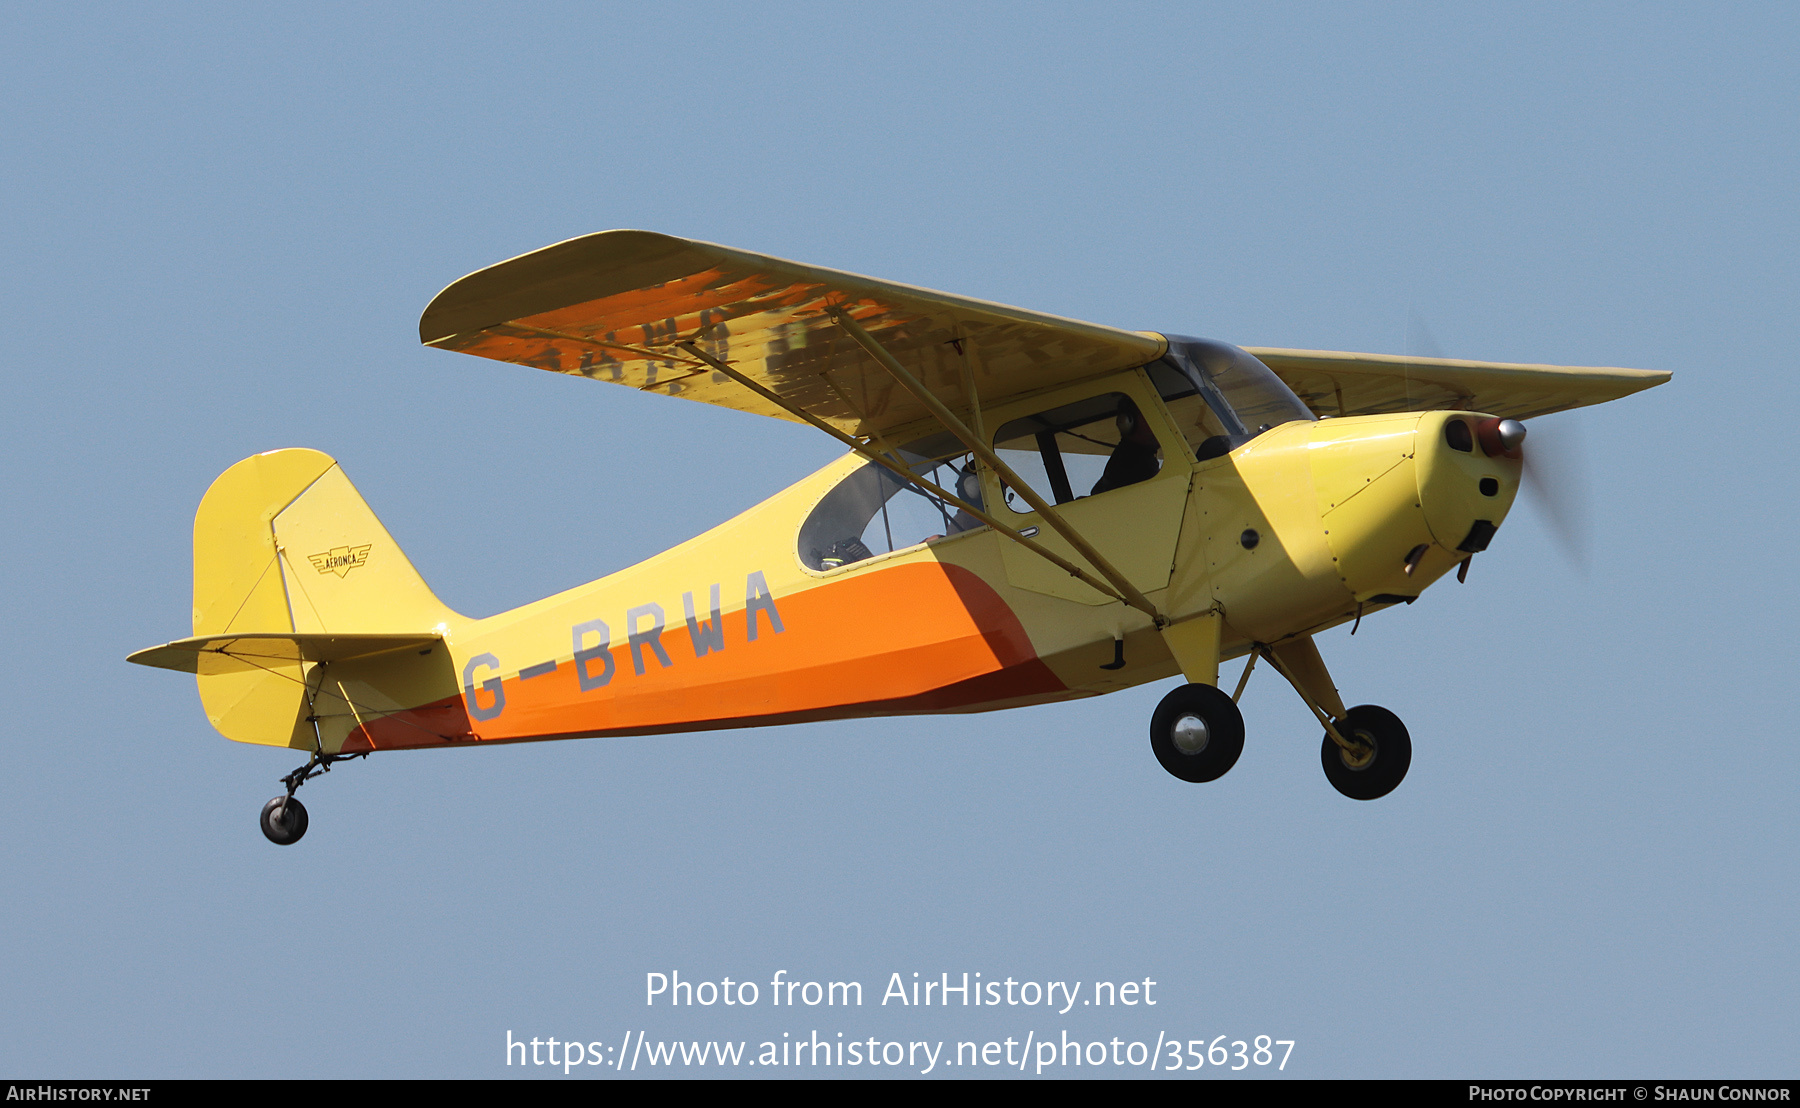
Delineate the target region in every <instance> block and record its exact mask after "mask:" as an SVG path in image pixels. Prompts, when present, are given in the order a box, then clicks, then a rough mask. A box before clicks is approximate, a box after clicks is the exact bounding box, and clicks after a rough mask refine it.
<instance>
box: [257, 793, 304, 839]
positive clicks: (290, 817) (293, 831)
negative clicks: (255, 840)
mask: <svg viewBox="0 0 1800 1108" xmlns="http://www.w3.org/2000/svg"><path fill="white" fill-rule="evenodd" d="M262 829H263V834H264V835H266V836H268V839H269V841H270V842H272V843H274V844H275V845H276V846H292V845H293V844H295V843H297V842H299V841H300V836H302V835H304V834H306V805H304V804H302V803H300V802H299V801H298V800H295V799H294V798H293V797H291V796H278V797H276V798H275V799H273V800H271V801H269V802H268V803H267V804H264V805H263V810H262Z"/></svg>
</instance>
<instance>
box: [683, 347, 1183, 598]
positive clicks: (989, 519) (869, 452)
mask: <svg viewBox="0 0 1800 1108" xmlns="http://www.w3.org/2000/svg"><path fill="white" fill-rule="evenodd" d="M678 345H679V347H680V348H681V349H682V350H684V351H686V352H687V353H688V354H690V355H692V356H694V357H696V358H698V359H700V360H701V361H703V362H705V363H706V364H707V365H709V366H711V367H712V368H714V369H716V370H718V371H719V372H720V373H723V374H724V375H725V376H727V377H729V378H731V379H732V380H733V381H736V382H737V383H738V384H740V385H742V386H744V387H745V388H747V389H749V390H750V391H751V392H754V393H756V394H757V395H758V396H760V397H762V398H763V399H764V400H767V401H768V402H769V403H771V404H775V405H778V406H780V407H781V408H782V409H783V410H785V411H787V412H789V413H791V414H792V415H793V416H794V417H795V418H797V419H801V420H804V421H805V422H807V423H810V424H812V425H813V426H814V427H817V428H818V429H819V430H821V431H823V432H825V433H826V434H827V435H830V436H831V437H832V438H834V439H836V440H838V441H839V442H841V443H843V444H844V445H845V446H848V447H849V448H850V449H851V450H854V451H856V452H857V453H858V454H861V455H862V456H863V457H865V458H867V459H869V460H870V461H871V462H874V463H876V464H877V465H880V466H882V467H884V468H886V469H887V470H888V471H889V472H890V473H892V474H893V475H894V476H896V477H898V478H900V479H901V480H902V481H905V482H906V483H907V484H909V485H914V486H916V487H918V488H921V489H923V490H925V491H926V492H928V493H930V494H931V495H932V496H935V497H937V498H938V499H940V500H942V501H944V502H945V503H948V504H954V505H956V507H958V508H960V509H962V510H963V511H965V512H967V513H969V514H970V515H972V516H974V517H975V518H976V519H978V520H980V521H981V522H983V523H985V524H987V525H988V526H989V527H992V528H993V529H994V530H995V531H998V532H999V533H1000V534H1002V535H1005V536H1006V537H1007V538H1009V539H1011V540H1013V541H1014V542H1016V543H1018V544H1019V545H1020V546H1023V547H1024V548H1025V549H1027V550H1029V551H1031V552H1032V553H1034V554H1037V555H1039V556H1040V557H1042V558H1044V559H1045V560H1046V561H1048V562H1050V563H1051V564H1052V565H1054V566H1056V568H1058V569H1060V570H1063V571H1065V572H1067V573H1068V574H1069V575H1070V576H1072V577H1075V578H1078V579H1080V581H1081V583H1082V584H1084V585H1086V586H1088V587H1089V588H1091V589H1093V590H1094V591H1095V592H1098V593H1101V594H1103V595H1105V596H1110V597H1112V598H1113V599H1114V600H1117V601H1119V602H1121V603H1125V604H1130V603H1131V601H1130V600H1128V599H1126V598H1125V597H1124V596H1121V595H1120V594H1119V591H1118V590H1116V589H1114V588H1112V587H1111V586H1109V585H1107V584H1106V583H1105V582H1104V581H1098V580H1095V578H1094V576H1093V574H1091V573H1088V572H1087V571H1086V570H1083V569H1081V568H1080V567H1079V566H1075V565H1072V564H1071V563H1069V562H1068V561H1065V560H1064V559H1063V558H1061V557H1058V556H1057V555H1056V554H1054V553H1052V552H1051V551H1049V550H1046V549H1045V548H1044V547H1043V546H1041V545H1039V544H1038V543H1035V542H1032V541H1031V540H1030V539H1028V538H1026V537H1025V536H1024V535H1021V534H1020V533H1019V532H1017V531H1015V530H1013V529H1012V528H1011V527H1008V526H1007V525H1006V524H1004V523H1001V522H1000V521H999V520H997V519H995V518H994V517H993V516H991V515H988V514H987V512H985V511H983V510H982V509H981V508H980V507H978V506H976V505H974V504H971V503H969V502H968V501H966V500H964V499H963V498H962V497H960V496H956V495H954V494H952V493H950V492H947V491H945V490H944V489H941V488H939V487H938V486H937V485H936V484H935V483H933V482H931V481H927V480H926V479H925V478H923V477H921V476H919V475H918V474H916V473H914V472H913V471H912V470H910V469H908V468H907V467H906V466H903V465H901V464H899V462H897V461H894V460H893V459H890V458H887V457H885V456H884V455H882V454H881V453H879V452H878V451H876V450H874V449H873V448H871V447H870V446H869V444H867V443H864V442H859V441H858V440H856V439H855V438H852V437H851V436H849V435H846V434H844V433H843V432H842V431H840V430H838V429H837V428H836V427H833V426H832V425H831V424H829V423H826V422H825V421H824V420H822V419H819V418H818V417H817V416H815V415H813V414H812V413H811V412H808V411H806V410H805V409H803V408H800V407H797V406H796V405H793V404H790V403H788V402H787V401H786V400H783V399H782V398H781V397H780V396H779V395H777V394H776V393H774V392H772V391H770V390H769V389H766V388H764V387H763V386H761V385H759V384H757V383H756V382H755V381H753V380H751V379H750V378H748V377H746V376H744V375H743V374H742V373H739V372H738V371H737V370H735V369H732V368H731V366H730V365H728V364H727V363H725V362H722V361H720V360H719V359H717V358H715V357H713V356H712V355H711V354H708V353H706V352H705V351H703V350H701V349H700V348H699V347H697V346H695V345H694V344H693V343H692V342H683V343H680V344H678ZM1145 603H1148V601H1146V602H1145ZM1133 606H1134V607H1135V606H1136V605H1133ZM1149 612H1150V614H1151V615H1152V616H1154V615H1155V614H1156V613H1155V609H1154V608H1151V609H1149Z"/></svg>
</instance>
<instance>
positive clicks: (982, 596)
mask: <svg viewBox="0 0 1800 1108" xmlns="http://www.w3.org/2000/svg"><path fill="white" fill-rule="evenodd" d="M662 599H663V601H664V605H663V606H664V610H665V612H668V615H669V619H668V625H667V626H666V627H665V628H664V630H663V632H662V635H661V644H662V647H663V650H664V651H665V652H666V653H667V655H668V657H669V659H670V663H671V664H670V665H669V666H667V667H665V666H663V665H662V664H661V661H660V660H659V659H658V658H657V656H656V652H655V651H654V650H651V649H649V648H648V647H647V646H646V647H643V648H641V649H640V653H641V655H642V659H643V663H644V672H643V673H642V674H639V673H637V672H636V668H635V666H634V664H633V660H632V650H631V648H630V646H629V645H628V644H627V643H625V642H618V643H617V644H616V645H614V646H613V647H612V649H611V654H612V660H613V671H612V678H611V680H610V681H608V683H607V684H606V685H605V686H603V687H601V688H597V689H593V690H591V691H587V692H583V691H582V690H581V687H580V684H579V682H578V681H577V679H576V674H575V665H574V663H573V662H571V661H568V660H562V661H561V662H560V663H559V664H558V666H557V668H556V671H555V672H554V673H548V674H544V675H542V676H536V677H530V678H523V679H522V678H519V677H517V676H513V677H509V678H507V679H505V681H504V682H503V683H502V688H501V691H502V693H503V694H504V697H505V706H504V708H503V709H502V711H501V712H500V714H499V715H498V716H497V717H495V718H493V719H487V720H468V716H467V713H466V705H465V704H464V702H463V698H461V697H458V698H456V699H455V700H447V701H441V702H438V703H436V704H431V705H427V706H425V707H423V708H420V709H416V710H414V711H411V712H402V713H398V714H397V715H395V716H391V717H388V718H386V719H382V720H377V721H372V722H371V723H370V724H368V725H366V726H364V727H360V728H358V729H357V730H355V731H353V732H351V734H350V736H349V738H348V739H347V740H346V742H345V744H344V747H343V750H344V752H345V753H354V752H356V751H359V750H371V749H393V748H397V747H417V746H436V745H440V743H441V742H445V741H451V742H454V741H456V739H458V738H462V739H475V740H481V741H499V742H518V741H523V740H527V739H544V738H571V737H576V736H583V735H628V734H651V733H657V732H669V731H687V730H705V729H709V728H720V727H743V726H751V725H755V724H768V723H789V722H799V721H803V720H818V719H839V718H844V717H846V716H867V715H897V714H905V713H910V712H932V711H946V710H955V709H958V708H970V707H974V706H977V705H981V704H989V703H998V702H1001V701H1011V700H1019V699H1023V698H1030V697H1042V696H1045V695H1048V694H1054V693H1060V692H1064V691H1066V690H1067V687H1066V686H1065V685H1064V684H1063V683H1062V682H1061V681H1059V680H1057V678H1056V676H1055V675H1054V674H1053V673H1052V672H1051V671H1050V669H1049V667H1047V666H1045V665H1044V663H1043V662H1041V661H1039V660H1038V658H1037V655H1036V654H1035V652H1034V651H1033V650H1032V648H1031V642H1030V640H1029V639H1028V638H1027V637H1026V634H1025V629H1024V627H1023V626H1021V625H1020V623H1019V620H1018V617H1017V616H1015V615H1014V614H1013V613H1012V610H1011V609H1010V608H1008V607H1007V606H1006V604H1005V602H1003V601H1002V600H1001V599H1000V597H999V595H998V594H997V593H996V592H995V591H994V590H993V589H992V588H991V587H989V585H988V584H987V582H985V581H983V580H982V579H981V578H980V577H978V576H976V575H975V574H974V573H971V572H970V571H968V570H966V569H963V568H961V567H959V566H953V565H945V564H942V563H938V562H915V563H911V564H907V565H899V566H894V567H892V568H889V569H878V570H873V571H871V572H866V573H861V574H856V575H853V576H851V577H848V578H847V579H844V580H840V581H835V582H832V583H830V584H826V585H821V586H818V587H815V588H811V589H807V590H805V591H803V592H798V593H793V594H790V595H788V596H777V597H775V598H774V603H775V606H776V611H777V612H778V613H779V615H780V618H781V623H782V630H781V631H780V632H779V633H777V632H775V631H774V630H773V629H772V627H771V621H770V619H769V617H768V615H767V614H766V613H758V615H757V620H756V623H757V628H756V631H757V637H756V639H755V640H754V641H752V640H751V639H750V638H749V628H748V626H747V625H746V623H745V619H744V611H743V610H739V611H736V612H730V613H727V614H726V615H725V616H724V617H723V618H724V624H725V629H724V648H723V649H715V650H710V651H708V652H707V653H706V654H704V655H700V654H698V653H697V649H696V646H695V644H694V642H693V641H692V636H691V635H690V634H689V630H688V627H687V624H686V622H685V619H684V618H683V615H682V610H681V608H680V606H679V604H677V605H676V606H675V607H674V609H673V610H672V611H670V606H669V605H668V604H667V603H666V600H667V598H662ZM620 615H621V613H606V616H607V618H608V622H609V624H611V625H612V627H613V632H614V638H615V640H622V639H624V638H625V630H626V629H625V628H624V626H623V621H622V620H621V619H619V616H620ZM710 615H711V613H710V612H706V613H702V614H701V618H702V619H703V620H704V619H707V618H709V617H710ZM615 621H616V622H615ZM472 648H473V649H479V644H475V645H474V646H473V647H472ZM537 661H539V659H535V658H502V659H500V672H503V673H505V672H510V673H513V674H517V672H518V671H519V670H520V669H522V668H526V667H528V666H530V665H532V664H533V663H535V662H537ZM602 666H603V663H602V662H601V660H600V659H599V658H595V659H593V660H592V661H591V662H589V663H588V667H587V668H588V672H589V673H590V674H597V672H598V671H599V670H600V669H601V668H602ZM477 683H478V684H479V678H478V679H477ZM476 696H477V702H478V704H479V705H481V706H483V707H488V706H491V704H492V703H493V694H492V692H491V691H480V690H478V691H477V693H476ZM447 716H455V717H457V720H458V722H456V723H454V724H452V725H450V726H448V727H444V726H438V725H439V724H442V723H443V722H444V720H445V719H446V717H447ZM464 720H468V722H467V723H464V722H461V721H464ZM433 732H435V734H433ZM437 735H443V736H446V738H445V739H442V740H440V739H439V738H437V737H436V736H437ZM452 736H453V737H452Z"/></svg>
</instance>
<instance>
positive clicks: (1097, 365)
mask: <svg viewBox="0 0 1800 1108" xmlns="http://www.w3.org/2000/svg"><path fill="white" fill-rule="evenodd" d="M827 309H841V310H843V311H845V312H847V313H848V314H849V315H850V316H851V318H853V319H855V320H856V321H857V323H859V324H860V325H861V326H862V327H863V329H864V330H866V331H868V332H869V333H871V334H872V335H873V336H874V337H875V338H876V339H877V340H878V341H879V342H880V343H881V344H882V346H884V347H885V348H886V349H887V350H888V351H889V352H891V353H892V354H894V355H895V357H896V358H898V359H899V360H900V361H901V362H902V363H903V364H904V365H905V366H906V367H907V368H908V369H909V370H910V371H911V372H912V373H913V375H914V376H915V377H917V378H919V379H920V380H921V381H922V382H923V383H924V384H925V386H926V387H927V388H928V389H929V390H930V392H931V393H932V395H934V396H936V397H937V398H938V399H939V400H941V401H942V402H943V403H944V404H946V405H948V406H950V407H952V408H955V409H958V410H962V411H966V410H967V409H968V406H969V405H968V398H967V396H966V394H965V392H964V388H963V378H962V372H963V367H964V366H963V362H964V359H965V358H966V359H968V363H967V364H968V368H969V369H970V370H971V371H972V372H973V374H974V380H975V382H976V390H977V392H978V393H979V396H980V400H981V404H982V406H983V407H987V406H988V405H990V404H997V403H1001V402H1003V401H1005V400H1007V399H1009V398H1010V397H1013V396H1017V395H1019V394H1021V393H1024V392H1027V391H1032V390H1036V389H1041V388H1046V387H1049V386H1052V385H1057V384H1061V383H1063V382H1067V381H1074V380H1079V379H1081V378H1084V377H1090V376H1095V375H1097V374H1101V373H1106V372H1110V371H1112V370H1117V369H1125V368H1129V367H1131V366H1137V365H1142V364H1144V363H1145V362H1148V361H1151V360H1153V359H1155V358H1157V357H1160V356H1161V354H1162V353H1163V351H1164V349H1165V348H1166V343H1165V342H1164V340H1163V338H1162V337H1161V336H1160V335H1154V334H1146V333H1140V332H1135V331H1122V330H1117V329H1115V328H1111V327H1102V326H1098V325H1096V324H1092V323H1082V322H1079V321H1077V320H1072V319H1062V318H1059V317H1057V316H1051V315H1044V314H1041V313H1038V312H1029V311H1025V310H1024V309H1021V308H1012V307H1007V306H1006V305H1004V304H992V303H988V302H987V301H983V300H974V299H970V298H968V297H962V296H952V295H950V294H948V293H942V292H933V291H931V290H930V289H921V288H914V287H912V286H909V285H901V284H896V283H893V282H890V281H879V280H876V279H874V278H871V277H861V276H858V275H856V274H854V273H844V272H840V271H838V270H832V269H821V268H818V267H816V266H808V265H801V264H800V263H798V262H790V261H784V260H782V259H780V258H772V257H767V256H765V255H761V254H751V253H747V252H745V251H742V250H733V249H731V248H730V247H725V246H718V245H715V244H713V243H707V242H696V241H693V240H690V239H681V238H674V237H672V236H669V235H659V234H655V233H653V232H649V231H602V232H600V233H598V234H593V235H586V236H583V237H581V238H576V239H570V240H568V241H567V242H561V243H557V244H556V245H554V246H547V247H545V248H544V249H542V250H535V251H533V252H531V253H529V254H523V255H521V256H519V257H517V258H513V259H512V260H510V261H505V262H501V263H500V264H498V265H494V266H489V267H488V268H487V269H483V270H479V271H477V272H475V273H472V274H470V275H469V276H467V277H464V278H463V279H462V280H460V281H457V282H456V283H455V284H452V285H451V286H450V287H448V288H446V289H445V290H444V291H443V292H441V293H439V294H438V295H437V297H436V298H434V299H433V300H432V302H431V304H430V305H429V306H428V307H427V308H426V309H425V314H424V315H423V316H422V317H421V318H420V320H419V339H420V341H421V342H424V343H425V344H426V345H429V346H438V347H442V348H444V349H447V350H460V351H462V352H464V353H467V354H478V355H480V356H482V357H485V358H494V359H496V360H499V361H503V362H516V363H518V364H520V365H527V366H535V367H537V368H539V369H547V370H552V371H554V372H558V373H568V374H573V375H576V376H582V377H591V378H593V379H594V380H597V381H610V382H615V383H618V384H622V385H628V386H630V387H632V388H636V389H640V390H643V391H646V392H658V393H665V394H668V395H670V396H680V397H684V398H686V399H689V400H698V401H701V402H702V403H708V404H717V405H720V406H722V407H726V408H735V409H737V410H739V411H746V412H755V413H757V414H759V415H767V416H773V417H775V418H777V419H789V420H792V419H794V418H795V416H794V415H793V414H792V413H791V412H789V411H787V410H785V409H784V408H782V407H781V406H780V405H778V404H774V403H772V402H770V401H769V400H768V399H766V398H764V397H760V396H758V395H756V394H755V393H754V392H752V391H751V390H749V389H746V388H745V387H744V386H743V385H742V384H740V383H738V382H736V381H733V380H732V379H731V378H730V377H728V376H727V375H725V374H723V373H719V372H717V371H716V370H713V369H711V368H709V367H708V366H706V365H705V364H703V363H701V362H699V361H697V360H696V359H694V358H693V357H692V356H690V355H689V354H687V353H686V352H685V351H682V350H680V349H678V348H677V346H676V344H677V343H681V342H693V343H694V344H695V345H696V346H697V347H698V348H699V349H701V350H703V351H705V352H706V353H707V354H709V355H711V356H712V357H715V358H718V359H720V360H722V361H725V362H728V363H729V364H730V365H731V367H732V369H733V370H735V371H736V372H738V373H741V374H743V375H744V376H746V377H748V378H749V379H751V380H753V381H755V382H756V383H757V384H760V385H762V386H763V387H764V388H767V389H769V390H770V391H771V392H773V393H775V394H776V395H777V396H779V397H780V398H781V399H782V400H784V401H786V402H788V403H789V404H792V405H793V406H794V407H795V408H798V409H800V410H801V411H804V412H807V413H809V414H811V415H814V416H816V417H818V418H819V419H821V420H823V421H825V422H827V423H829V424H831V425H832V426H834V427H836V428H838V429H839V430H840V431H843V432H845V433H848V434H851V435H859V436H861V435H868V434H872V433H873V434H881V435H886V434H888V433H890V432H892V431H894V430H895V429H898V428H904V427H906V426H907V425H909V424H914V423H919V422H921V421H924V420H927V419H929V414H928V413H927V411H926V409H925V408H924V406H923V405H921V404H920V403H919V401H918V400H916V399H915V398H914V397H913V396H912V395H911V394H909V393H907V392H906V391H905V390H904V389H902V388H900V387H899V386H898V385H897V383H896V382H895V381H894V379H893V377H892V376H891V375H889V374H888V373H887V372H886V371H885V370H883V369H882V367H881V366H879V365H877V364H876V363H875V361H874V360H873V359H872V358H870V357H869V356H868V355H867V354H866V353H864V352H863V350H862V348H861V347H859V346H858V345H857V344H856V343H855V342H854V341H853V340H852V339H851V338H850V336H849V335H848V334H846V333H845V332H844V330H843V329H842V328H841V327H839V326H837V325H836V324H835V323H833V322H832V320H831V318H830V316H829V315H827Z"/></svg>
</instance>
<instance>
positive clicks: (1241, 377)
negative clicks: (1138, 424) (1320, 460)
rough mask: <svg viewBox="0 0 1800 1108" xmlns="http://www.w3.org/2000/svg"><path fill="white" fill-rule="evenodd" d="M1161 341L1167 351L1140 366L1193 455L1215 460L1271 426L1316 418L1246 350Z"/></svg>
mask: <svg viewBox="0 0 1800 1108" xmlns="http://www.w3.org/2000/svg"><path fill="white" fill-rule="evenodd" d="M1166 337H1167V338H1168V340H1169V352H1168V353H1167V354H1166V355H1164V356H1163V357H1162V358H1160V359H1158V360H1157V361H1155V362H1152V363H1151V364H1149V365H1148V366H1145V367H1144V368H1145V369H1146V370H1148V371H1149V373H1150V379H1151V381H1152V382H1154V383H1155V385H1156V389H1157V392H1159V393H1161V394H1162V398H1163V401H1164V402H1165V403H1166V404H1167V405H1168V406H1169V413H1170V414H1171V415H1172V416H1174V417H1175V422H1176V423H1177V424H1178V425H1179V426H1180V428H1181V433H1182V434H1183V435H1185V436H1186V437H1187V440H1188V445H1189V446H1191V447H1193V448H1194V453H1195V457H1197V458H1199V459H1201V460H1205V459H1207V458H1216V457H1218V456H1219V455H1221V454H1225V453H1228V452H1230V451H1231V450H1232V449H1234V448H1235V447H1238V446H1241V445H1242V444H1244V443H1246V442H1249V441H1250V440H1251V439H1253V438H1255V437H1256V436H1257V435H1260V434H1262V433H1263V432H1264V431H1267V430H1269V429H1271V428H1274V427H1279V426H1281V425H1282V424H1284V423H1288V422H1291V421H1293V420H1296V419H1306V420H1310V419H1314V418H1316V417H1315V416H1314V415H1313V413H1312V410H1311V409H1310V408H1308V407H1307V406H1306V405H1305V404H1303V403H1301V401H1300V398H1299V397H1298V396H1295V395H1294V390H1292V389H1290V388H1288V387H1287V385H1286V384H1285V383H1283V382H1282V380H1281V378H1279V377H1277V376H1275V373H1274V371H1273V370H1271V369H1270V368H1269V367H1268V366H1266V365H1264V364H1263V363H1262V361H1261V360H1259V359H1258V358H1256V357H1255V356H1254V355H1252V354H1251V353H1250V352H1249V351H1247V350H1244V349H1242V348H1240V347H1236V346H1232V345H1230V344H1228V343H1223V342H1212V341H1210V340H1208V339H1195V338H1188V337H1186V336H1183V335H1168V336H1166Z"/></svg>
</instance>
